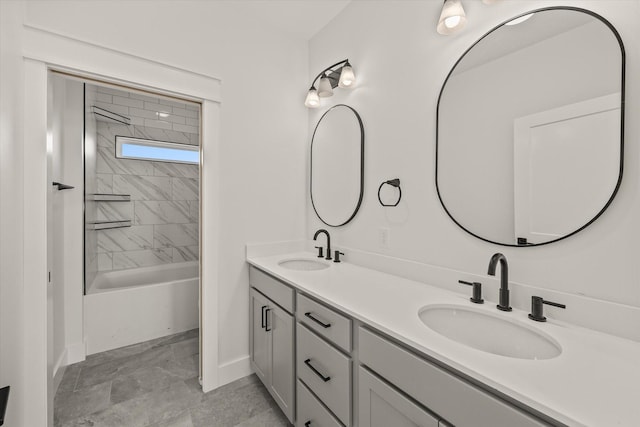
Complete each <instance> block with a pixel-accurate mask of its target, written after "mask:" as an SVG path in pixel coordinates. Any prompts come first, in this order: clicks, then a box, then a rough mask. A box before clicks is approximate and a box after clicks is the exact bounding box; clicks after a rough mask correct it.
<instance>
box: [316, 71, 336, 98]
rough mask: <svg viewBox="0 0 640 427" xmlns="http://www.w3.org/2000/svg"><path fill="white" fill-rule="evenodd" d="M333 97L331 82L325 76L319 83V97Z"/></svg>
mask: <svg viewBox="0 0 640 427" xmlns="http://www.w3.org/2000/svg"><path fill="white" fill-rule="evenodd" d="M332 95H333V87H331V80H329V77H327V75H326V74H325V75H324V76H323V77H322V78H321V79H320V83H318V96H320V97H322V98H328V97H329V96H332Z"/></svg>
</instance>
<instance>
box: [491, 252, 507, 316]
mask: <svg viewBox="0 0 640 427" xmlns="http://www.w3.org/2000/svg"><path fill="white" fill-rule="evenodd" d="M498 261H500V295H499V296H500V298H499V302H498V310H502V311H511V307H509V264H507V257H505V256H504V255H502V254H501V253H497V254H493V256H492V257H491V260H490V261H489V270H488V271H487V274H488V275H490V276H495V275H496V265H497V264H498Z"/></svg>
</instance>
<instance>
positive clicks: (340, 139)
mask: <svg viewBox="0 0 640 427" xmlns="http://www.w3.org/2000/svg"><path fill="white" fill-rule="evenodd" d="M363 181H364V127H363V126H362V120H361V119H360V115H358V113H357V112H356V110H354V109H353V108H351V107H349V106H348V105H343V104H339V105H336V106H334V107H332V108H330V109H329V110H327V112H326V113H324V114H323V115H322V117H321V118H320V120H318V124H317V125H316V129H315V131H314V132H313V138H312V140H311V204H312V205H313V209H314V210H315V212H316V215H318V218H320V220H321V221H322V222H323V223H325V224H326V225H328V226H331V227H339V226H341V225H345V224H346V223H348V222H349V221H351V220H352V219H353V217H355V216H356V213H357V212H358V209H359V208H360V204H361V203H362V194H363V184H364V182H363Z"/></svg>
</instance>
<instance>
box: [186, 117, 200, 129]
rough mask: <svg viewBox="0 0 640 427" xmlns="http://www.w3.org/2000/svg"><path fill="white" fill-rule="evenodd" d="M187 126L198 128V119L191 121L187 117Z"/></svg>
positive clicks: (191, 119)
mask: <svg viewBox="0 0 640 427" xmlns="http://www.w3.org/2000/svg"><path fill="white" fill-rule="evenodd" d="M186 119H187V123H186V124H187V125H189V126H195V127H200V119H193V118H191V117H187V118H186Z"/></svg>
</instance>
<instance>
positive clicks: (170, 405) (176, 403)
mask: <svg viewBox="0 0 640 427" xmlns="http://www.w3.org/2000/svg"><path fill="white" fill-rule="evenodd" d="M201 400H202V393H201V392H200V393H194V392H192V391H191V390H190V389H189V387H187V385H186V384H185V383H184V381H181V382H179V383H174V384H172V385H171V386H169V387H168V388H165V389H163V390H157V391H153V392H151V393H147V394H145V395H143V396H140V397H137V398H135V399H132V401H137V402H138V405H139V406H140V407H143V408H146V411H147V414H148V415H149V422H150V423H151V424H153V423H160V422H163V421H167V420H170V419H172V418H175V417H176V416H178V415H179V414H180V413H182V412H183V411H185V410H186V409H189V408H191V407H193V406H196V405H198V404H200V402H201Z"/></svg>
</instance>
